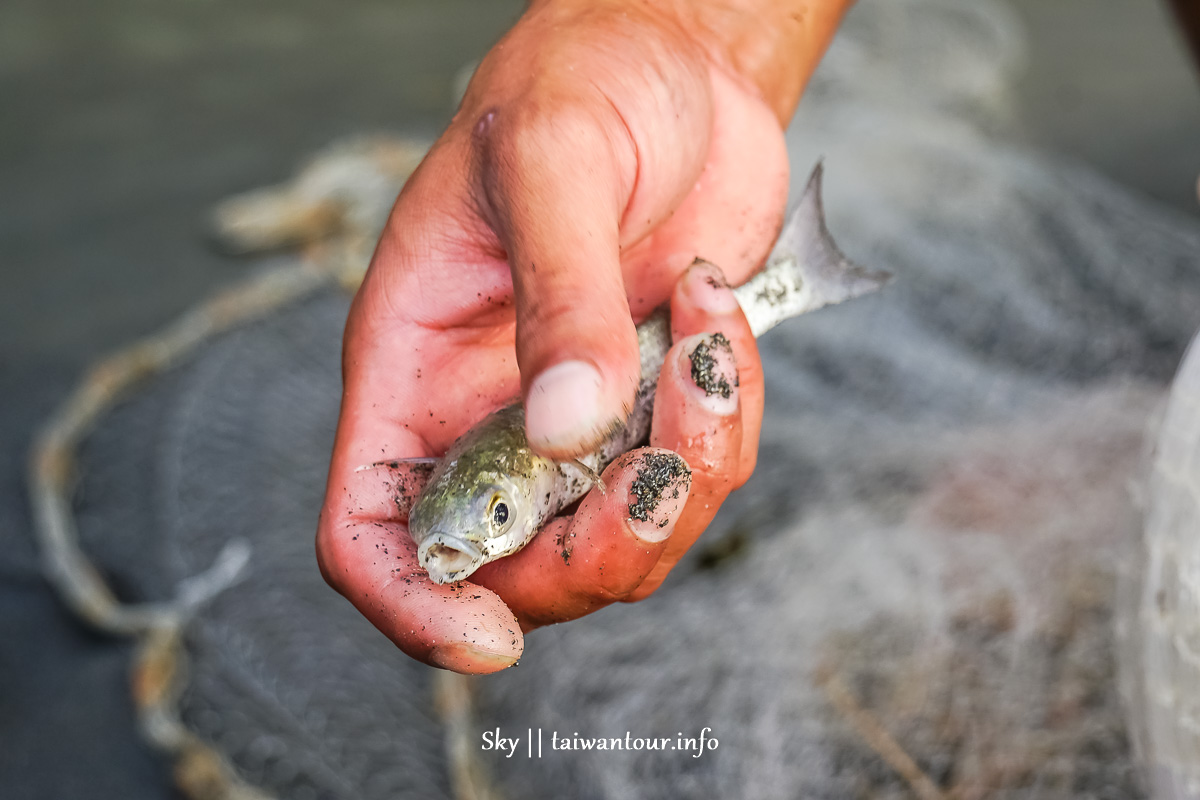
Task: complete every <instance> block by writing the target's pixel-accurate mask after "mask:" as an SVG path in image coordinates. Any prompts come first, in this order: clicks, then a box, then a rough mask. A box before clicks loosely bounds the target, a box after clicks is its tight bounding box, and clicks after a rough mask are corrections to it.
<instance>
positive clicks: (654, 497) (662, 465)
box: [629, 453, 692, 522]
mask: <svg viewBox="0 0 1200 800" xmlns="http://www.w3.org/2000/svg"><path fill="white" fill-rule="evenodd" d="M640 461H641V464H639V466H638V474H637V478H636V479H635V480H634V482H633V485H632V486H630V487H629V493H630V494H631V495H633V498H634V500H633V502H632V503H630V504H629V516H630V517H631V518H632V519H637V520H642V521H643V522H648V521H649V520H650V514H652V513H653V512H654V510H655V509H656V508H658V504H659V503H661V502H662V499H663V497H665V496H666V495H667V491H668V490H672V489H673V492H672V494H671V497H672V498H675V497H679V486H680V483H681V482H682V481H681V479H682V480H690V479H691V476H692V471H691V470H690V469H688V465H687V462H685V461H684V460H683V459H682V458H680V457H679V456H677V455H675V454H674V453H646V454H645V455H643V456H641V457H640Z"/></svg>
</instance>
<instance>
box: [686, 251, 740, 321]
mask: <svg viewBox="0 0 1200 800" xmlns="http://www.w3.org/2000/svg"><path fill="white" fill-rule="evenodd" d="M683 291H684V293H685V294H686V295H687V298H688V299H689V300H691V301H692V303H693V304H694V305H696V306H697V307H698V308H700V309H702V310H704V311H707V312H709V313H710V314H728V313H730V312H732V311H735V310H736V309H737V308H738V301H737V298H736V297H734V295H733V290H732V289H730V288H729V281H727V280H726V279H725V273H723V272H721V269H720V267H718V266H717V265H716V264H712V263H709V262H708V261H704V260H703V259H699V258H697V259H696V260H695V261H693V262H692V265H691V266H690V267H688V269H687V272H685V273H684V274H683Z"/></svg>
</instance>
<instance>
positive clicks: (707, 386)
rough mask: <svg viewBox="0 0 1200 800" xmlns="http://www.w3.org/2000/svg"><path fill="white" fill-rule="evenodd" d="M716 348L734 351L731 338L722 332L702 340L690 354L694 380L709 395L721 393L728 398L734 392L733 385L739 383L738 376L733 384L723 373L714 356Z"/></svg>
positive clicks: (727, 351) (728, 351)
mask: <svg viewBox="0 0 1200 800" xmlns="http://www.w3.org/2000/svg"><path fill="white" fill-rule="evenodd" d="M715 348H720V349H722V350H724V351H725V352H726V353H732V352H733V348H732V347H731V346H730V344H729V340H728V339H726V338H725V335H724V334H721V333H714V334H713V335H712V336H710V337H708V338H707V339H705V340H704V341H702V342H700V344H698V345H696V349H694V350H692V352H691V354H690V355H689V356H688V358H689V359H690V360H691V362H692V381H693V382H694V383H695V384H696V385H697V386H699V387H700V388H701V389H703V390H704V393H705V394H707V395H708V396H709V397H712V396H713V395H714V394H719V395H721V397H724V398H728V397H729V395H730V394H732V393H733V386H736V385H737V378H736V377H734V379H733V385H732V386H731V385H730V383H729V379H728V378H726V377H725V376H724V375H723V374H722V373H721V370H720V369H719V367H718V365H717V359H716V358H715V357H714V356H713V350H714V349H715Z"/></svg>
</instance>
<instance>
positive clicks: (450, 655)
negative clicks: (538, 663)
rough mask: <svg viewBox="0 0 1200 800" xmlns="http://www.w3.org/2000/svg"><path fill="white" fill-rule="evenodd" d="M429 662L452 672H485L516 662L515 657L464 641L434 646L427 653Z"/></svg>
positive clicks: (500, 668)
mask: <svg viewBox="0 0 1200 800" xmlns="http://www.w3.org/2000/svg"><path fill="white" fill-rule="evenodd" d="M429 663H431V664H433V665H434V666H435V667H441V668H442V669H448V670H453V671H454V672H464V673H472V674H486V673H489V672H499V671H500V670H502V669H506V668H508V667H511V666H512V665H513V664H515V663H517V657H516V656H507V655H504V654H502V653H490V652H488V651H487V650H480V649H479V648H477V647H472V646H471V645H469V644H466V643H465V642H458V643H456V644H443V645H438V646H437V647H435V648H434V649H433V652H432V653H430V654H429Z"/></svg>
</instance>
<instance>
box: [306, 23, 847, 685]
mask: <svg viewBox="0 0 1200 800" xmlns="http://www.w3.org/2000/svg"><path fill="white" fill-rule="evenodd" d="M761 1H762V3H763V4H765V5H766V6H767V7H769V8H770V9H774V8H775V7H777V6H778V7H781V8H782V7H784V6H788V5H789V4H788V3H783V2H771V0H761ZM698 5H700V6H703V5H704V4H703V3H700V4H698ZM745 5H751V3H749V2H748V3H746V4H745ZM790 5H804V6H806V7H808V9H809V11H810V12H811V13H810V14H809V15H807V16H805V18H804V20H803V22H801V23H797V25H798V26H799V27H798V28H797V30H798V31H799V33H800V34H803V36H799V34H797V36H799V39H800V41H801V42H802V43H807V44H808V45H809V46H808V47H807V48H799V50H800V55H799V56H795V55H793V56H792V57H791V58H790V59H789V58H788V57H785V56H778V57H777V58H776V60H777V61H779V63H782V64H783V65H785V66H788V71H787V73H786V74H787V76H788V78H787V79H779V78H777V77H769V78H763V77H762V75H760V74H759V73H760V72H765V74H767V75H768V76H770V75H771V72H770V70H769V69H767V67H766V66H764V64H766V65H769V64H770V63H772V62H771V60H770V59H769V58H767V59H764V58H763V57H761V54H758V55H755V54H754V47H748V46H747V45H746V44H745V43H744V42H743V41H741V40H738V41H737V43H736V44H737V46H733V45H730V44H729V42H728V41H726V40H725V39H723V38H722V37H721V36H718V35H716V34H714V33H713V32H712V29H711V27H712V26H711V23H712V19H714V18H713V17H703V15H697V13H696V12H695V9H694V8H693V7H692V6H686V8H687V9H688V12H687V14H686V15H683V14H682V13H681V12H678V11H674V10H669V9H666V8H663V7H659V6H654V5H647V4H638V5H632V4H628V3H626V2H619V1H617V2H611V3H582V2H574V1H573V0H560V1H558V2H556V1H555V0H550V1H549V2H544V3H535V4H534V5H533V6H532V7H531V8H530V10H529V11H528V12H527V13H526V15H525V16H524V17H522V19H521V21H520V22H518V24H517V25H516V26H515V27H514V28H513V30H512V31H511V32H510V33H509V34H508V36H506V37H505V39H504V40H502V41H501V42H500V43H499V44H498V45H497V46H496V48H495V49H493V51H492V52H491V53H490V54H489V55H488V57H487V58H486V59H485V60H484V61H483V62H482V64H481V65H480V67H479V70H478V72H477V73H476V75H475V77H474V79H473V80H472V82H471V85H470V87H469V88H468V90H467V94H466V97H465V98H464V100H463V104H462V107H461V108H460V110H459V113H458V114H457V115H456V116H455V118H454V120H453V121H452V122H451V124H450V126H449V128H448V130H447V131H446V133H445V134H444V135H443V136H442V137H441V139H439V141H438V142H437V143H436V144H435V145H434V147H433V148H432V149H431V151H430V153H429V155H428V156H427V157H426V159H425V161H424V162H423V164H422V165H421V167H420V168H419V169H418V170H417V171H416V173H414V175H413V176H412V177H411V178H410V180H409V182H408V184H407V185H406V187H405V189H404V191H403V192H402V193H401V196H400V198H399V200H398V201H397V203H396V207H395V209H394V210H393V212H392V216H391V218H390V220H389V223H388V226H387V229H386V230H385V232H384V234H383V237H382V239H381V240H380V243H379V247H378V249H377V251H376V254H375V258H374V260H373V262H372V265H371V268H370V270H369V271H368V274H367V276H366V278H365V280H364V282H363V285H362V288H361V289H360V291H359V294H358V296H357V297H356V298H355V302H354V304H353V306H352V309H351V312H350V317H349V319H348V322H347V327H346V335H345V341H344V354H343V369H344V380H345V389H344V393H343V401H342V412H341V419H340V421H339V426H338V434H337V441H336V443H335V447H334V453H333V460H332V463H331V466H330V478H329V484H328V487H327V493H326V499H325V506H324V508H323V510H322V515H321V520H320V524H319V528H318V535H317V553H318V560H319V563H320V565H321V569H322V573H323V574H324V575H325V577H326V579H327V580H328V581H329V582H330V583H331V584H332V585H333V586H334V588H336V589H337V590H338V591H340V592H341V593H342V594H343V595H345V596H346V597H347V599H349V600H350V601H351V602H352V603H353V604H354V605H355V606H356V607H357V608H358V609H359V610H360V611H361V612H362V613H363V614H364V615H365V616H366V617H367V618H368V619H369V620H371V622H372V623H373V624H375V625H376V626H377V627H378V628H380V630H381V631H383V632H384V633H385V634H386V635H388V636H389V637H390V638H391V639H392V640H393V641H395V642H396V643H397V645H399V646H400V647H401V649H403V650H404V651H405V652H406V653H408V654H409V655H412V656H413V657H415V658H418V659H420V660H422V661H426V662H428V663H432V664H435V665H438V666H442V667H446V668H449V669H455V670H458V671H461V672H491V671H494V670H497V669H502V668H504V667H506V666H509V665H510V664H512V663H514V662H515V660H516V659H517V658H519V657H520V655H521V653H522V651H523V638H522V632H523V631H528V630H531V629H532V628H535V627H537V626H538V625H542V624H547V623H550V622H557V621H563V620H566V619H572V618H575V617H578V616H581V615H582V614H586V613H589V612H590V611H593V610H595V609H597V608H599V607H601V606H603V605H606V604H608V603H611V602H613V601H615V600H633V599H640V598H641V597H644V596H645V595H647V594H649V593H650V592H651V591H653V589H654V588H655V587H657V586H658V585H659V584H660V583H661V581H662V580H663V578H664V577H665V575H666V574H667V572H668V571H669V569H670V567H671V566H673V565H674V563H675V562H676V561H677V560H678V559H679V557H681V556H682V554H683V553H684V552H685V551H686V550H687V548H688V547H689V546H690V545H691V544H692V542H694V540H695V538H696V537H697V536H698V535H699V534H700V532H701V531H702V530H703V528H704V527H705V526H706V525H707V524H708V522H709V521H710V520H711V518H712V515H713V514H714V513H715V512H716V510H717V508H718V507H719V505H720V503H721V501H723V499H724V497H725V496H726V495H727V494H728V492H729V491H731V490H732V489H733V488H736V486H738V485H740V484H741V483H742V482H744V481H745V479H746V478H747V477H748V476H749V474H750V472H751V471H752V470H753V466H754V460H755V453H756V450H757V440H758V430H759V424H760V418H761V411H762V383H761V369H760V365H759V362H758V356H757V351H756V349H755V347H754V341H753V337H752V336H751V335H750V332H749V329H748V327H747V326H746V323H745V320H744V319H743V318H742V316H741V312H740V310H738V308H737V304H736V301H734V300H733V297H732V295H731V294H730V293H729V291H728V288H727V287H725V286H723V285H722V281H721V279H720V277H721V276H719V275H714V274H711V273H706V272H705V270H703V269H696V270H691V271H689V272H688V274H687V275H686V276H685V277H684V278H683V279H682V280H679V276H680V274H681V273H683V271H684V270H685V269H686V267H687V265H688V264H690V263H691V262H692V261H693V259H694V258H696V257H697V256H702V257H704V258H705V259H707V260H709V261H712V262H714V263H717V264H720V265H721V266H722V267H723V268H724V269H725V270H726V274H727V275H728V279H729V281H730V282H731V283H734V284H738V283H741V282H743V281H744V280H745V279H746V278H747V277H748V276H749V275H750V274H751V273H752V272H753V271H754V270H755V269H756V268H757V267H758V266H759V265H760V263H761V261H762V259H763V258H764V257H765V256H766V253H767V251H768V249H769V247H770V244H771V242H772V240H773V239H774V235H775V232H776V230H777V229H778V226H779V223H780V220H781V218H782V212H783V207H784V203H785V201H786V192H787V185H788V180H787V177H788V176H787V155H786V150H785V148H784V144H783V136H782V129H781V124H780V119H781V118H786V116H787V115H788V114H789V113H790V104H794V102H795V96H796V95H798V92H799V86H800V85H802V83H803V80H804V79H805V78H806V77H807V73H806V70H808V71H811V68H812V65H814V64H815V62H816V59H817V57H819V55H820V52H821V50H822V49H823V46H824V43H825V41H826V40H827V39H828V36H829V35H831V32H832V28H833V24H834V23H835V22H836V19H837V15H836V14H835V13H833V12H832V11H830V9H831V8H833V7H835V6H836V7H838V8H837V11H839V12H840V6H841V5H844V4H843V3H841V2H832V1H831V2H825V3H819V2H816V1H815V0H813V2H805V3H800V2H798V0H797V2H792V3H790ZM712 6H713V8H716V9H717V10H718V11H722V7H718V4H716V3H713V4H712ZM682 7H684V6H681V8H682ZM725 11H727V10H725ZM714 13H716V12H714ZM822 14H824V16H822ZM716 18H717V19H725V18H723V17H719V15H718V17H716ZM725 21H726V22H728V21H729V20H725ZM733 22H734V23H737V22H743V23H746V21H745V20H744V19H742V18H738V19H737V20H734V21H733ZM746 24H747V25H748V26H749V27H748V30H749V33H747V32H746V30H743V29H742V28H740V27H738V25H737V24H733V25H732V27H730V26H728V25H727V26H725V27H726V28H728V29H729V30H732V31H734V32H735V33H737V32H739V31H740V32H741V33H742V34H745V36H750V35H751V34H752V33H753V32H754V31H755V30H756V29H757V28H758V27H763V26H764V21H763V20H759V19H754V20H752V21H751V22H749V23H746ZM785 27H786V26H785ZM793 27H795V26H793ZM768 28H769V26H768ZM769 31H770V35H766V34H760V36H759V38H757V39H751V43H752V44H755V45H757V46H759V49H765V50H766V51H767V52H768V54H769V55H770V54H772V53H773V52H774V51H773V50H772V47H778V42H775V43H774V44H771V42H772V41H773V40H772V37H775V38H778V37H779V36H780V29H779V28H778V27H777V28H769ZM734 38H735V39H736V38H737V37H734ZM785 38H786V37H785ZM793 38H795V37H793ZM788 41H791V40H788ZM764 42H765V44H764ZM748 53H749V54H748ZM794 74H795V75H798V76H799V77H798V78H793V77H791V76H793V75H794ZM797 81H798V83H797ZM668 298H670V302H671V311H672V327H673V333H674V334H675V336H676V341H677V342H678V343H677V344H676V346H675V348H674V349H673V350H672V353H671V354H670V355H669V356H668V359H667V365H666V366H665V367H664V370H663V375H662V378H661V379H660V385H659V390H658V396H657V402H656V406H655V417H654V426H653V431H652V434H651V444H652V445H654V446H656V447H662V448H667V449H668V450H672V451H674V452H676V453H678V454H679V455H681V456H682V457H683V458H684V459H685V460H686V461H687V463H688V464H689V465H690V466H691V468H692V476H691V481H690V489H689V487H688V486H687V485H686V484H687V481H686V480H682V479H680V480H678V481H677V484H676V486H675V488H678V489H679V494H678V497H675V498H671V499H670V500H669V501H668V502H664V503H663V504H662V505H660V506H659V508H658V509H657V512H656V515H655V516H654V518H653V520H651V521H648V522H649V523H650V524H648V525H638V524H637V523H635V522H631V520H630V514H629V513H628V507H629V504H630V497H629V492H630V487H631V485H632V484H633V483H634V482H635V481H636V480H637V478H638V473H639V467H638V463H639V462H638V459H637V458H633V457H627V458H625V459H622V460H619V461H618V462H617V463H616V464H614V465H612V466H611V467H609V469H608V470H607V471H606V473H605V476H604V477H605V482H606V484H607V486H608V487H609V488H608V491H607V492H606V493H605V494H600V493H598V492H594V493H593V494H592V495H589V496H588V497H586V498H585V499H584V500H583V502H582V503H581V505H580V507H579V509H578V511H577V512H576V513H575V515H574V516H573V517H571V518H563V519H559V520H556V521H554V522H553V523H551V524H550V525H548V526H547V527H546V528H545V529H544V530H543V531H542V532H541V533H539V535H538V536H537V537H536V538H535V539H534V541H533V542H532V543H531V544H530V545H529V546H527V547H526V548H525V549H524V550H523V551H521V552H520V553H517V554H516V555H514V556H510V557H508V558H506V559H502V560H500V561H498V562H493V563H492V564H489V565H487V566H485V567H484V568H483V569H481V570H479V571H478V572H477V573H475V575H474V576H472V580H471V581H470V582H462V583H459V584H453V585H448V586H438V585H435V584H433V583H432V582H431V581H429V580H428V578H427V577H426V576H425V574H424V570H423V569H421V568H420V567H419V566H418V565H417V560H416V555H415V550H416V549H415V546H414V545H413V543H412V541H411V539H410V538H409V536H408V532H407V528H406V525H405V522H406V520H405V519H404V518H403V515H402V514H400V513H399V512H398V510H397V507H396V505H395V503H394V497H393V494H392V492H393V488H392V484H391V483H390V482H389V481H387V480H385V479H383V478H382V477H381V475H380V474H379V473H378V472H375V471H365V472H356V471H355V470H356V468H357V467H359V466H361V465H364V464H368V463H372V462H377V461H380V460H383V459H389V458H404V457H414V456H430V455H437V454H439V453H441V452H444V451H445V449H446V448H447V447H448V446H449V444H450V443H451V442H452V441H453V440H454V438H456V437H457V436H458V435H459V434H461V433H463V432H464V431H465V430H467V429H468V428H470V427H471V426H472V425H473V424H474V423H476V422H477V421H478V420H479V419H480V418H482V417H483V416H484V415H486V414H487V413H488V412H490V411H492V410H494V409H495V408H497V407H499V406H501V405H503V404H505V403H506V402H507V401H509V400H511V398H512V397H514V396H516V395H517V394H518V393H521V394H522V395H523V397H524V399H525V405H526V417H527V432H528V438H529V441H530V444H531V445H532V446H533V447H534V448H535V449H536V450H538V451H539V452H541V453H543V454H545V455H549V456H553V457H557V458H569V457H572V456H574V455H577V454H579V453H581V452H583V451H585V450H586V449H588V448H589V447H591V446H593V445H594V444H596V443H597V441H598V440H599V439H600V438H601V436H602V435H603V433H604V432H605V430H607V429H608V428H609V426H610V425H611V423H612V422H614V421H617V420H619V419H623V418H624V415H625V414H626V413H627V411H628V408H629V404H630V402H631V400H632V398H633V392H634V389H635V388H636V385H637V379H638V369H639V368H638V351H637V340H636V333H635V330H634V320H635V319H640V318H641V317H643V316H645V315H647V314H648V313H649V312H650V311H651V310H653V309H654V308H656V307H657V306H659V305H661V304H662V303H663V302H665V301H667V299H668ZM708 331H721V332H722V333H724V334H725V335H726V337H727V338H728V339H729V340H730V341H731V343H732V357H731V358H729V359H726V362H725V366H726V368H728V369H732V362H733V361H734V360H736V365H737V367H736V369H737V376H738V378H739V381H738V383H740V388H738V389H736V390H735V391H734V392H733V393H732V395H731V399H730V400H728V401H725V402H723V403H722V402H715V401H714V399H713V398H712V397H708V396H707V395H705V394H704V393H703V392H700V391H698V390H697V389H696V387H695V385H694V384H693V383H692V382H691V377H690V373H689V372H688V371H687V370H686V369H682V368H681V367H680V360H679V359H680V358H681V356H680V352H682V351H683V350H687V347H688V346H691V347H693V348H694V342H693V343H683V342H680V341H679V340H680V337H686V336H689V335H692V334H698V333H701V332H708ZM514 345H515V349H514ZM681 347H682V349H681ZM689 352H690V351H689ZM685 356H686V353H685ZM721 400H722V401H724V400H725V399H724V398H721ZM560 543H561V545H562V546H557V545H559V544H560ZM568 545H569V547H570V553H569V555H568V556H564V555H563V551H564V549H565V548H566V547H567V546H568Z"/></svg>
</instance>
